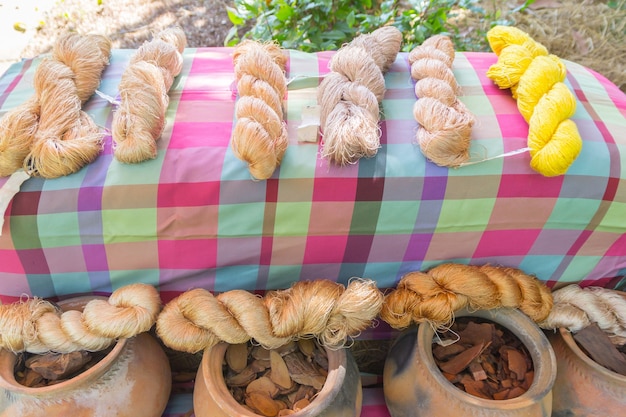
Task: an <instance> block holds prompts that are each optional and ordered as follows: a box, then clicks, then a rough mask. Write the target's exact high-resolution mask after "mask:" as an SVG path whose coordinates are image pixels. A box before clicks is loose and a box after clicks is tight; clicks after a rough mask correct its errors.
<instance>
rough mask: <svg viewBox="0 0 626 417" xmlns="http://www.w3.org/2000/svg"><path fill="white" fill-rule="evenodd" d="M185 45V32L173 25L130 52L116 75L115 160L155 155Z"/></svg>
mask: <svg viewBox="0 0 626 417" xmlns="http://www.w3.org/2000/svg"><path fill="white" fill-rule="evenodd" d="M186 45H187V38H186V37H185V33H184V32H183V30H182V29H180V28H178V27H174V28H169V29H165V30H164V31H162V32H160V33H158V34H157V35H156V36H155V37H154V39H152V40H151V41H149V42H146V43H144V44H143V45H142V46H140V47H139V49H137V51H136V52H135V53H134V54H133V56H132V58H131V60H130V65H129V66H128V68H126V69H125V70H124V73H123V74H122V77H121V79H120V85H119V92H120V97H121V103H120V106H119V108H118V109H117V111H116V112H115V114H114V116H113V125H112V128H111V130H112V136H113V143H114V156H115V158H116V159H117V160H118V161H120V162H123V163H127V164H134V163H139V162H143V161H146V160H149V159H154V158H156V156H157V145H156V141H157V140H158V139H159V138H160V137H161V134H162V133H163V129H164V127H165V113H166V111H167V107H168V105H169V96H168V91H169V89H170V88H171V87H172V83H173V82H174V78H175V77H176V76H177V75H178V74H180V72H181V71H182V68H183V55H182V53H183V51H184V49H185V46H186Z"/></svg>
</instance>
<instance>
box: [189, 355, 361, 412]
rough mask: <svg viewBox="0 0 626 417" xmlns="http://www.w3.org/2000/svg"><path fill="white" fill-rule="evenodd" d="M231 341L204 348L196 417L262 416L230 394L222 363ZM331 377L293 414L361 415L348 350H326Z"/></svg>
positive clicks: (357, 379)
mask: <svg viewBox="0 0 626 417" xmlns="http://www.w3.org/2000/svg"><path fill="white" fill-rule="evenodd" d="M227 347H228V344H226V343H220V344H218V345H216V346H214V347H212V348H209V349H207V350H205V351H204V354H203V356H202V362H201V363H200V367H199V368H198V374H197V376H196V382H195V387H194V393H193V408H194V413H195V416H196V417H259V415H258V414H255V413H253V412H252V411H250V410H248V409H247V408H244V407H243V406H242V405H241V404H239V403H238V402H237V401H236V400H235V399H234V398H233V396H232V395H231V394H230V392H229V390H228V387H227V386H226V382H225V381H224V375H223V373H222V364H223V363H224V354H225V353H226V348H227ZM326 353H327V355H328V376H327V377H326V382H325V383H324V385H323V387H322V389H321V390H320V391H319V393H318V394H317V396H316V397H315V399H314V400H313V401H311V403H310V404H309V405H308V406H307V407H305V408H303V409H302V410H300V411H298V412H296V413H295V414H292V416H293V417H313V416H319V417H358V416H359V415H360V414H361V405H362V400H363V392H362V387H361V376H360V374H359V369H358V367H357V365H356V362H355V361H354V359H353V358H352V356H351V354H350V352H349V351H348V350H347V349H338V350H330V349H326Z"/></svg>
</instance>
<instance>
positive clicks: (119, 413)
mask: <svg viewBox="0 0 626 417" xmlns="http://www.w3.org/2000/svg"><path fill="white" fill-rule="evenodd" d="M93 298H94V297H77V298H73V299H70V300H67V301H62V302H59V303H58V304H59V306H60V307H61V308H62V309H63V310H65V311H67V310H81V309H82V307H83V306H84V305H85V304H86V303H87V302H88V301H89V300H92V299H93ZM16 359H17V357H16V355H15V354H14V353H12V352H9V351H6V350H0V416H1V417H111V416H116V417H161V415H162V414H163V411H164V410H165V407H166V405H167V401H168V398H169V395H170V388H171V381H172V376H171V372H170V367H169V362H168V360H167V357H166V355H165V353H164V352H163V349H162V348H161V346H160V345H159V344H158V342H157V341H156V339H155V338H154V337H152V336H150V335H149V334H147V333H142V334H139V335H138V336H136V337H133V338H130V339H122V340H119V341H118V342H117V343H116V344H115V346H114V347H113V349H112V350H111V352H110V353H108V354H107V355H106V356H105V357H104V358H103V359H102V360H100V361H99V362H98V363H97V364H95V365H94V366H93V367H91V368H90V369H88V370H86V371H84V372H82V373H80V374H79V375H77V376H75V377H74V378H71V379H68V380H66V381H64V382H60V383H57V384H56V385H49V386H46V387H41V388H29V387H26V386H23V385H21V384H19V383H18V382H17V381H16V380H15V375H14V366H15V362H16Z"/></svg>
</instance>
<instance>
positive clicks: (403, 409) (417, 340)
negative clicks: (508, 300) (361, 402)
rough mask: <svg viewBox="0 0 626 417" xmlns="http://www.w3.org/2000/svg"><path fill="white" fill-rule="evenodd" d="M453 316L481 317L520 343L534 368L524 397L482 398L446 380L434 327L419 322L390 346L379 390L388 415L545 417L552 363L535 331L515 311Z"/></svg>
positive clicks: (543, 339) (548, 350) (544, 340)
mask: <svg viewBox="0 0 626 417" xmlns="http://www.w3.org/2000/svg"><path fill="white" fill-rule="evenodd" d="M455 316H456V317H479V318H483V319H486V320H489V321H492V322H494V323H497V324H499V325H501V326H502V327H504V328H506V329H508V330H509V331H511V332H512V333H513V334H514V335H515V336H517V338H518V339H520V341H521V342H522V343H523V344H524V346H525V347H526V348H527V349H528V352H529V353H530V355H531V359H532V361H533V367H534V371H535V373H534V379H533V382H532V384H531V386H530V388H529V389H528V391H526V392H525V393H524V394H523V395H521V396H519V397H516V398H512V399H508V400H486V399H483V398H479V397H476V396H473V395H471V394H468V393H466V392H465V391H463V390H461V389H459V388H457V387H455V386H454V385H453V384H452V383H451V382H449V381H448V380H447V379H446V378H445V377H444V376H443V374H442V373H441V371H440V370H439V367H438V366H437V364H436V363H435V361H434V359H433V354H432V340H433V336H434V330H433V328H432V327H431V326H430V325H429V324H427V323H423V324H420V325H419V326H418V327H417V328H412V329H409V330H407V331H405V332H403V333H402V334H401V335H400V336H399V337H398V338H397V339H396V341H395V342H394V344H393V345H392V347H391V349H390V351H389V354H388V356H387V360H386V361H385V368H384V373H383V389H384V394H385V401H386V403H387V408H388V409H389V412H390V413H391V416H392V417H419V416H428V417H433V416H437V417H443V416H455V417H456V416H464V417H471V416H481V417H506V416H510V417H516V416H545V417H549V416H550V413H551V411H552V393H551V390H552V386H553V384H554V379H555V373H556V359H555V356H554V352H553V351H552V348H551V347H550V343H549V342H548V340H547V338H546V337H545V335H544V334H543V332H542V331H541V329H539V327H538V326H537V325H536V324H535V323H534V322H533V321H532V320H530V319H529V318H528V317H527V316H526V315H524V314H523V313H521V312H520V311H518V310H513V309H498V310H480V311H475V312H468V311H460V312H457V313H456V314H455Z"/></svg>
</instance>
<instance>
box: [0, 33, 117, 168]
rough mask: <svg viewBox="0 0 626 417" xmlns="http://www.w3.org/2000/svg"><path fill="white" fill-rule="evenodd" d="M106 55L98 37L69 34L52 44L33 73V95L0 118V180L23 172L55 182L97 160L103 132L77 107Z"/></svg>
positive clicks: (92, 87)
mask: <svg viewBox="0 0 626 417" xmlns="http://www.w3.org/2000/svg"><path fill="white" fill-rule="evenodd" d="M110 52H111V43H110V41H109V40H108V39H107V38H106V37H104V36H100V35H87V36H82V35H79V34H76V33H72V34H68V35H65V36H63V37H61V38H60V39H59V40H58V41H57V42H56V43H55V44H54V46H53V49H52V54H51V56H50V57H48V58H45V59H43V60H42V61H41V62H40V63H39V65H38V66H37V69H36V70H35V75H34V79H33V87H34V91H35V94H34V96H33V97H31V98H30V99H29V100H28V101H26V102H24V103H23V104H21V105H19V106H18V107H16V108H14V109H13V110H11V111H9V112H8V113H7V114H5V115H4V117H2V119H0V176H8V175H11V174H12V173H14V172H15V171H17V170H18V169H20V168H23V169H24V170H25V171H26V172H27V173H28V174H29V175H31V176H41V177H44V178H57V177H61V176H64V175H68V174H71V173H73V172H76V171H78V170H79V169H80V168H82V167H83V166H85V165H86V164H88V163H90V162H92V161H93V160H94V159H95V158H96V157H97V156H98V154H99V153H100V150H101V148H102V138H103V137H104V134H103V132H101V130H100V129H99V128H98V126H96V124H95V123H94V121H93V120H92V119H91V117H90V116H89V115H87V114H86V113H85V112H83V111H82V106H83V104H84V103H85V102H86V101H87V100H88V99H89V98H90V97H91V96H92V95H93V94H94V92H95V90H96V88H98V85H99V84H100V77H101V75H102V71H104V68H105V67H106V66H107V65H108V64H109V56H110Z"/></svg>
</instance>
